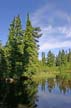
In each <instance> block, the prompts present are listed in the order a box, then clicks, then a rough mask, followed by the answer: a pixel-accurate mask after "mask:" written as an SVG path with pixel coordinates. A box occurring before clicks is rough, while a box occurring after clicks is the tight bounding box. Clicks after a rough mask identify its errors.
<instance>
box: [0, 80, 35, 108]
mask: <svg viewBox="0 0 71 108" xmlns="http://www.w3.org/2000/svg"><path fill="white" fill-rule="evenodd" d="M36 92H37V88H36V85H35V84H34V83H33V82H32V81H31V80H25V81H24V82H22V81H18V82H17V83H16V84H6V83H5V82H4V83H3V82H2V84H1V85H0V94H1V95H0V108H35V107H36V104H35V100H36Z"/></svg>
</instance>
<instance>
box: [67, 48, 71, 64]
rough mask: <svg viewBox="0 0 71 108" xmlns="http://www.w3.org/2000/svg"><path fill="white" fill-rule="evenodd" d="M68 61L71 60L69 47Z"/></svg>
mask: <svg viewBox="0 0 71 108" xmlns="http://www.w3.org/2000/svg"><path fill="white" fill-rule="evenodd" d="M67 61H68V62H71V49H69V53H68V59H67Z"/></svg>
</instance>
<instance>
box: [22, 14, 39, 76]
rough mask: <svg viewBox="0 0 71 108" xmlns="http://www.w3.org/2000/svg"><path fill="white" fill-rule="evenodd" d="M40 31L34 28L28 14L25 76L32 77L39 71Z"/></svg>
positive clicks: (25, 38) (24, 59)
mask: <svg viewBox="0 0 71 108" xmlns="http://www.w3.org/2000/svg"><path fill="white" fill-rule="evenodd" d="M38 31H39V29H37V28H33V27H32V24H31V21H30V19H29V14H27V22H26V30H25V34H24V56H23V67H24V73H23V75H25V74H26V75H31V73H32V74H33V73H35V72H36V71H37V70H38V45H37V42H38V40H37V38H39V37H40V35H39V33H38Z"/></svg>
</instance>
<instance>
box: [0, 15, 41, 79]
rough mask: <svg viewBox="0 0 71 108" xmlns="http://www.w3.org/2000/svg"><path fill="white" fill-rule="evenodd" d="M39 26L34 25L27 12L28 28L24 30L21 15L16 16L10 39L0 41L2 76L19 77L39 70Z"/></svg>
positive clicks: (0, 69)
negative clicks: (3, 42)
mask: <svg viewBox="0 0 71 108" xmlns="http://www.w3.org/2000/svg"><path fill="white" fill-rule="evenodd" d="M40 31H41V30H40V28H39V27H33V26H32V23H31V21H30V18H29V14H27V21H26V28H25V30H23V28H22V22H21V19H20V16H19V15H18V16H17V17H14V19H13V21H12V22H11V24H10V27H9V33H8V40H7V42H6V45H5V46H3V45H2V43H1V42H0V78H5V77H12V78H19V77H20V76H23V75H29V76H31V74H34V73H35V72H36V71H38V68H39V61H38V49H39V45H38V39H39V38H40V37H41V33H40Z"/></svg>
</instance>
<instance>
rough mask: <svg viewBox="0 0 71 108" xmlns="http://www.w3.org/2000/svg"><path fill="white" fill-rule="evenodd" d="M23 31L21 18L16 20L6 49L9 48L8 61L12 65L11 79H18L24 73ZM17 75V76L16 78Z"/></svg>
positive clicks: (11, 26)
mask: <svg viewBox="0 0 71 108" xmlns="http://www.w3.org/2000/svg"><path fill="white" fill-rule="evenodd" d="M22 40H23V31H22V26H21V20H20V17H19V16H17V17H16V18H14V20H13V21H12V23H11V25H10V29H9V38H8V42H7V45H6V47H8V52H9V55H8V60H9V63H10V66H9V67H10V77H18V76H19V74H20V72H21V71H22V56H23V42H22ZM16 75H17V76H16Z"/></svg>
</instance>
